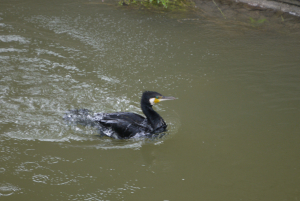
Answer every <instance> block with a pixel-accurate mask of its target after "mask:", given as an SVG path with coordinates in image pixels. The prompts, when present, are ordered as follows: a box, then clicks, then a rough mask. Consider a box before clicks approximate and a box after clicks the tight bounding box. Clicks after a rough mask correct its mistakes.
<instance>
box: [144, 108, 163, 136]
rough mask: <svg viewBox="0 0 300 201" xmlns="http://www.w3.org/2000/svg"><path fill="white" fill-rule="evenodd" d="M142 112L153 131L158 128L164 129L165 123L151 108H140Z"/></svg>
mask: <svg viewBox="0 0 300 201" xmlns="http://www.w3.org/2000/svg"><path fill="white" fill-rule="evenodd" d="M142 111H143V113H144V114H145V115H146V118H147V120H148V122H149V123H150V124H151V127H152V129H153V131H155V130H157V129H159V128H160V127H166V123H165V121H164V120H163V118H162V117H161V116H160V115H159V114H158V113H157V112H155V111H154V110H153V108H152V106H148V105H146V106H142Z"/></svg>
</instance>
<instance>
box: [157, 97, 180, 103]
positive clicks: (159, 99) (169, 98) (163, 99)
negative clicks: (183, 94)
mask: <svg viewBox="0 0 300 201" xmlns="http://www.w3.org/2000/svg"><path fill="white" fill-rule="evenodd" d="M175 99H177V98H175V97H173V96H160V97H159V98H158V99H157V100H158V102H161V101H166V100H175Z"/></svg>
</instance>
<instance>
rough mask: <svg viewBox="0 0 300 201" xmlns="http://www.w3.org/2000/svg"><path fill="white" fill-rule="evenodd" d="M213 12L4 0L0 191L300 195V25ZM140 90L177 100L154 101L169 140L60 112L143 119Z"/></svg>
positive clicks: (31, 194) (8, 194) (103, 195)
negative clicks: (73, 120)
mask: <svg viewBox="0 0 300 201" xmlns="http://www.w3.org/2000/svg"><path fill="white" fill-rule="evenodd" d="M211 5H212V6H215V4H211ZM212 6H211V8H212V10H213V9H214V10H215V11H214V13H215V15H212V14H211V13H210V14H208V12H204V13H203V12H200V11H199V10H198V11H195V12H194V13H189V14H182V13H181V14H180V15H179V14H178V15H174V13H160V12H151V11H148V12H145V11H143V10H141V9H136V8H135V9H131V8H127V7H118V6H117V4H116V3H115V2H102V1H101V2H91V1H77V2H74V1H52V2H51V3H47V2H40V1H26V2H24V1H14V2H11V1H6V2H3V3H2V5H1V7H0V19H1V20H0V30H1V33H0V63H1V68H0V71H1V77H0V102H1V104H0V108H1V114H0V117H1V123H0V129H1V135H0V141H1V157H0V161H1V163H0V174H1V180H0V193H1V194H0V196H1V197H2V199H5V200H17V199H21V200H32V199H36V200H41V199H42V200H55V199H56V200H299V199H300V193H299V192H300V182H299V178H298V176H297V175H299V170H300V162H299V154H298V153H300V148H299V142H300V136H299V129H300V128H299V119H300V114H299V111H300V108H299V100H300V92H299V91H300V69H299V63H300V57H299V54H298V52H299V50H300V48H299V47H300V42H299V41H300V37H299V34H298V33H299V30H298V28H297V27H298V24H297V20H294V21H293V20H290V21H289V22H287V24H283V22H281V23H277V22H276V20H277V19H278V18H279V17H280V15H279V16H276V15H275V14H274V15H272V16H271V15H270V14H268V15H270V16H268V15H263V16H262V15H261V14H260V13H258V14H257V13H256V14H255V15H261V17H262V18H266V17H269V18H268V23H266V24H263V25H259V26H258V25H253V24H249V16H252V17H254V16H253V15H254V14H253V12H251V13H250V14H249V13H246V14H244V15H237V19H236V20H233V18H230V19H229V17H228V15H229V10H226V9H224V7H221V6H220V5H219V6H220V8H221V9H222V10H223V13H224V14H225V15H226V16H227V18H226V19H224V18H223V16H222V15H221V13H220V12H219V9H217V8H216V7H212ZM240 9H241V10H243V9H244V8H240ZM248 11H249V10H248ZM249 12H250V11H249ZM255 12H258V11H255ZM230 16H231V15H230ZM195 19H197V20H195ZM246 19H247V20H248V21H247V20H246ZM255 19H257V18H255ZM280 19H281V18H280ZM286 21H287V20H286ZM291 24H294V26H291ZM276 27H280V28H282V27H286V29H284V30H282V29H277V28H276ZM144 90H154V91H158V92H160V93H162V94H163V95H166V96H175V97H178V98H179V99H178V100H176V101H170V102H163V103H161V104H159V105H157V106H155V110H156V111H158V112H159V113H160V114H161V116H162V117H163V118H164V119H165V121H166V123H167V124H168V125H169V127H168V128H169V131H168V132H167V135H166V136H164V137H163V138H159V139H154V140H151V139H134V140H115V139H110V138H100V137H98V136H97V130H95V129H93V128H90V127H87V128H85V127H81V126H76V125H72V126H70V125H67V124H66V123H65V122H64V121H63V120H62V117H63V114H64V112H65V111H66V110H69V109H74V108H87V109H90V110H92V111H95V112H115V111H130V112H136V113H139V114H142V112H141V109H140V106H139V103H140V96H141V94H142V92H143V91H144Z"/></svg>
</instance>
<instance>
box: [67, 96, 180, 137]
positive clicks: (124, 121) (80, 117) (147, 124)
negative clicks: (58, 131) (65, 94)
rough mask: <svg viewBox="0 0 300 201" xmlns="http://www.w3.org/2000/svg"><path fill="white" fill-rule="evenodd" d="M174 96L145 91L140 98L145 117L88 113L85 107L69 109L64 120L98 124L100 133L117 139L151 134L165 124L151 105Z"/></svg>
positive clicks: (162, 128)
mask: <svg viewBox="0 0 300 201" xmlns="http://www.w3.org/2000/svg"><path fill="white" fill-rule="evenodd" d="M175 99H176V98H174V97H167V96H163V95H161V94H160V93H158V92H154V91H145V92H144V93H143V95H142V98H141V108H142V111H143V113H144V114H145V116H146V118H145V117H143V116H141V115H139V114H135V113H131V112H116V113H96V114H94V115H91V114H89V112H90V111H88V110H86V109H81V110H71V111H68V112H67V114H66V115H65V116H64V119H65V120H68V121H73V122H76V123H80V124H83V125H87V124H91V125H93V126H99V128H100V130H101V131H102V133H104V134H105V135H107V136H109V137H113V138H117V139H128V138H131V137H134V136H137V135H144V136H145V135H146V136H147V135H152V134H158V133H161V132H164V131H166V129H167V124H166V123H165V121H164V120H163V118H162V117H161V116H160V115H159V114H158V113H157V112H155V111H154V110H153V108H152V106H153V105H154V104H156V103H159V102H161V101H165V100H175Z"/></svg>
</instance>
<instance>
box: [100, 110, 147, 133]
mask: <svg viewBox="0 0 300 201" xmlns="http://www.w3.org/2000/svg"><path fill="white" fill-rule="evenodd" d="M144 121H145V118H144V117H143V116H141V115H138V114H135V113H129V112H118V113H109V114H105V115H104V116H103V118H102V119H101V120H100V121H99V123H100V124H101V125H102V126H104V127H107V128H111V129H112V130H113V131H114V132H116V133H117V134H118V135H119V136H120V137H122V138H129V137H132V136H133V135H135V134H136V133H139V132H143V131H144V132H145V131H147V130H148V128H147V127H146V126H143V122H144Z"/></svg>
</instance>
